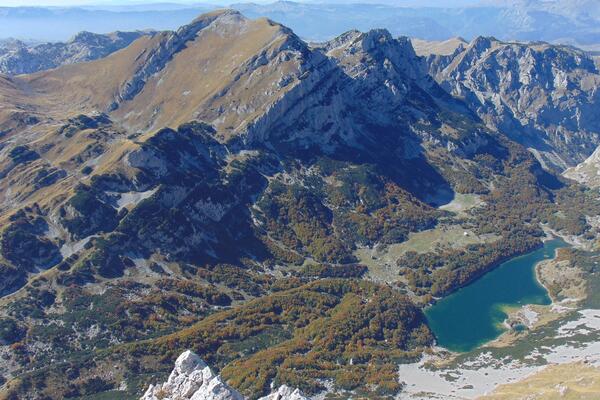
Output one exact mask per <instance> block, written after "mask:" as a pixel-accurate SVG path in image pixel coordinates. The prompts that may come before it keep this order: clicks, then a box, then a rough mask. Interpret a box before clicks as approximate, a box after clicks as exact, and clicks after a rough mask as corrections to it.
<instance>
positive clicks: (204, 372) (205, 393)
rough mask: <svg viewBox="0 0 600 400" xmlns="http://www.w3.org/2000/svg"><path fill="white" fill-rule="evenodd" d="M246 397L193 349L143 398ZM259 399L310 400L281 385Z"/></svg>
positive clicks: (227, 399) (199, 399) (237, 399)
mask: <svg viewBox="0 0 600 400" xmlns="http://www.w3.org/2000/svg"><path fill="white" fill-rule="evenodd" d="M243 399H244V397H243V396H242V395H241V394H240V393H238V392H237V391H236V390H235V389H233V388H231V387H230V386H228V385H227V384H226V383H224V382H223V381H222V380H221V377H220V376H219V375H215V374H214V373H213V371H212V370H211V369H210V367H209V366H208V365H207V364H206V363H205V362H204V361H202V359H201V358H200V357H199V356H198V355H197V354H195V353H194V352H192V351H190V350H187V351H185V352H184V353H183V354H181V355H180V356H179V357H178V358H177V361H175V369H173V372H171V375H169V379H168V380H167V381H166V382H165V383H163V384H160V385H156V386H155V385H150V387H149V388H148V390H147V391H146V393H145V394H144V395H143V396H142V397H141V399H140V400H243ZM259 400H308V398H307V397H305V396H303V395H302V393H301V392H300V390H298V389H292V388H290V387H287V386H285V385H284V386H281V387H280V388H279V389H278V390H277V391H276V392H273V393H271V394H270V395H268V396H265V397H262V398H261V399H259Z"/></svg>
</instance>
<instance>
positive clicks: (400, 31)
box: [0, 0, 600, 50]
mask: <svg viewBox="0 0 600 400" xmlns="http://www.w3.org/2000/svg"><path fill="white" fill-rule="evenodd" d="M374 3H375V4H374ZM376 3H377V2H373V1H371V2H369V4H360V2H356V4H352V3H351V4H349V3H347V2H332V3H328V2H324V3H321V2H312V3H308V2H305V3H299V2H291V1H281V2H274V3H272V4H254V3H251V2H246V3H245V2H239V3H236V4H233V5H231V7H232V8H235V9H237V10H239V11H241V12H242V13H244V14H245V15H247V16H248V17H251V18H257V17H268V18H271V19H273V20H276V21H280V22H281V23H283V24H284V25H286V26H289V27H290V28H291V29H293V30H294V32H296V34H298V35H299V36H300V37H302V38H303V39H306V40H315V41H323V40H329V39H332V38H334V37H336V36H338V35H339V34H341V33H342V32H345V31H348V30H351V29H358V30H360V31H367V30H370V29H375V28H386V29H388V30H389V31H390V32H391V33H392V35H393V36H409V37H417V38H421V39H426V40H445V39H448V38H451V37H456V36H461V37H464V38H466V39H468V40H472V39H474V38H475V37H477V36H479V35H483V36H495V37H497V38H499V39H501V40H526V41H532V40H544V41H547V42H552V43H562V44H572V45H577V46H580V47H584V48H586V49H589V50H593V49H595V48H597V47H598V45H600V28H599V21H600V12H598V5H597V2H595V1H594V0H578V1H576V2H574V1H571V0H564V1H563V0H556V1H552V2H547V1H544V2H540V1H507V2H505V1H491V2H475V1H473V2H462V3H461V2H453V4H452V6H447V7H445V6H440V4H446V3H445V2H430V3H426V5H420V4H421V3H420V2H416V1H412V2H403V3H401V5H402V6H401V7H398V6H397V5H398V3H395V2H387V4H376ZM214 8H215V7H214V6H211V5H205V4H196V5H187V6H182V5H176V4H174V5H169V4H162V5H160V6H158V5H156V6H151V5H147V6H144V5H143V4H142V5H135V6H131V7H108V6H107V7H105V8H104V9H103V8H102V7H93V8H92V7H85V8H68V7H67V8H40V7H17V8H0V38H1V37H9V36H17V37H23V38H33V39H36V40H42V41H48V40H65V39H66V37H68V36H71V35H73V34H75V33H76V32H78V31H81V30H88V31H94V32H108V31H113V30H140V29H148V28H152V29H155V30H165V29H176V28H178V27H179V26H181V25H183V24H184V23H187V22H188V21H189V19H190V16H191V15H197V14H200V13H202V12H207V11H210V10H212V9H214ZM46 26H48V27H51V28H50V29H46V28H45V27H46ZM32 35H35V37H33V36H32Z"/></svg>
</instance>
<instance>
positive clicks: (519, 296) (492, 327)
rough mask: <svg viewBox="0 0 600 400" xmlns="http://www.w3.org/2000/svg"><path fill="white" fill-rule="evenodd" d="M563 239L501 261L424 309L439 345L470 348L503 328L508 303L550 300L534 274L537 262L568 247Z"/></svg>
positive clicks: (490, 338) (541, 302)
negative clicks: (495, 266)
mask: <svg viewBox="0 0 600 400" xmlns="http://www.w3.org/2000/svg"><path fill="white" fill-rule="evenodd" d="M566 246H567V244H566V243H565V242H564V241H562V240H560V239H553V240H549V241H547V242H545V243H544V247H542V248H540V249H538V250H536V251H533V252H531V253H528V254H525V255H523V256H519V257H515V258H512V259H510V260H509V261H506V262H504V263H502V264H500V265H499V266H498V267H497V268H495V269H494V270H493V271H491V272H489V273H487V274H485V275H484V276H483V277H481V278H480V279H478V280H476V281H475V282H473V283H471V284H470V285H468V286H466V287H464V288H462V289H460V290H458V291H457V292H455V293H453V294H451V295H450V296H448V297H445V298H444V299H442V300H440V301H439V302H437V303H436V304H435V305H433V306H431V307H429V308H428V309H427V310H425V315H426V316H427V320H428V321H429V326H430V327H431V329H432V330H433V333H434V334H435V336H436V338H437V343H438V345H439V346H442V347H445V348H447V349H448V350H452V351H460V352H464V351H469V350H472V349H474V348H476V347H478V346H480V345H481V344H483V343H485V342H488V341H490V340H493V339H495V338H497V337H498V336H500V334H501V333H502V332H504V330H505V328H504V327H503V326H502V322H503V321H504V320H505V319H506V317H507V315H506V313H505V312H504V311H503V308H505V307H507V306H508V307H511V306H512V307H514V306H520V305H525V304H550V302H551V301H550V298H549V297H548V294H547V292H546V290H545V289H544V287H543V286H542V285H540V283H539V282H538V280H537V278H536V276H535V265H536V264H537V263H538V262H540V261H542V260H545V259H550V258H553V257H554V254H555V250H556V249H558V248H560V247H566Z"/></svg>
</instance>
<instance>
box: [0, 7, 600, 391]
mask: <svg viewBox="0 0 600 400" xmlns="http://www.w3.org/2000/svg"><path fill="white" fill-rule="evenodd" d="M292 6H293V5H292ZM415 48H417V51H418V52H419V54H418V53H417V51H415ZM440 48H443V49H444V51H443V52H440V51H439V50H436V49H440ZM598 84H599V80H598V70H597V67H596V66H595V64H594V61H593V59H592V58H591V57H590V56H589V55H588V54H587V53H585V52H583V51H580V50H577V49H574V48H572V47H566V46H558V45H550V44H547V43H537V42H536V43H516V42H505V41H500V40H497V39H494V38H487V37H477V38H475V39H473V40H472V41H470V42H466V41H464V40H460V39H456V40H453V41H452V43H444V44H440V43H427V42H423V41H421V42H419V43H418V45H417V44H415V46H414V47H413V43H412V42H411V40H410V39H409V38H407V37H395V36H394V35H393V34H391V33H390V32H389V31H387V30H385V29H374V30H369V31H367V32H360V31H357V30H351V31H348V32H346V33H344V34H342V35H340V36H338V37H336V38H333V39H331V40H328V41H324V42H320V43H313V42H311V43H308V42H306V41H304V40H302V39H301V38H300V37H299V36H298V35H296V34H295V33H294V32H293V31H292V30H291V29H290V28H288V27H286V26H284V25H282V24H280V23H277V22H274V21H272V20H270V19H266V18H258V19H249V18H247V17H245V16H243V15H242V14H241V13H240V12H238V11H234V10H218V11H213V12H210V13H207V14H203V15H201V16H200V17H198V18H196V19H195V20H193V21H192V22H191V23H188V24H187V25H184V26H182V27H180V28H179V29H177V30H176V31H160V32H147V33H145V34H143V35H140V36H139V37H138V38H137V39H136V40H134V41H133V42H131V44H129V45H128V46H126V47H123V48H122V49H120V50H118V51H114V52H111V53H110V54H108V55H107V56H106V57H103V58H99V59H97V60H93V61H89V62H78V63H72V64H69V65H62V66H59V67H58V68H54V69H49V70H43V71H39V72H35V73H32V74H23V75H11V76H9V75H2V76H1V77H0V155H1V156H0V199H1V201H0V276H1V279H0V293H1V295H2V297H1V298H0V353H1V355H2V357H3V362H2V363H1V364H0V375H1V377H2V379H1V380H0V381H1V382H2V383H3V386H2V389H1V391H0V393H1V395H2V396H4V398H8V399H12V398H32V399H43V398H97V397H94V396H109V398H115V399H119V398H123V399H127V398H139V397H140V396H142V394H143V393H144V391H146V390H147V388H148V385H149V384H151V383H156V382H160V381H165V380H166V381H167V382H169V380H168V379H166V377H167V375H169V373H170V371H171V369H172V365H173V362H174V360H175V359H176V358H177V357H178V356H179V355H180V354H181V353H182V352H183V351H184V350H188V349H190V350H193V351H194V352H195V353H197V354H199V355H201V357H202V359H203V360H205V361H206V363H208V364H210V365H211V366H212V367H213V368H215V370H216V371H218V373H219V376H220V378H219V379H218V382H217V381H215V382H217V383H223V382H224V383H226V384H227V387H230V388H233V389H232V390H235V391H236V392H237V393H240V394H241V395H242V396H245V397H247V398H251V399H258V398H260V397H263V396H268V395H269V394H270V393H272V392H273V390H274V389H275V388H278V387H281V386H285V387H288V388H289V387H292V388H297V389H298V390H299V391H301V392H302V393H304V395H306V396H313V395H317V394H324V393H333V394H337V395H339V396H340V397H342V398H348V397H361V396H363V397H368V398H393V397H394V396H397V395H398V393H399V392H401V390H402V384H401V383H400V382H401V381H400V379H399V378H400V377H399V376H398V363H400V362H409V361H415V360H417V359H419V358H420V357H421V355H422V354H423V353H424V352H426V351H428V349H430V348H431V346H432V345H433V344H434V343H435V338H434V336H433V334H432V332H431V331H430V329H429V327H428V323H427V320H426V318H425V316H424V314H423V308H424V307H425V306H427V305H428V304H431V303H432V302H434V301H435V300H436V299H437V298H440V297H443V296H446V295H448V294H450V293H453V292H454V291H456V290H458V289H459V288H461V287H463V286H465V285H467V284H468V283H470V282H472V281H474V280H475V279H477V278H478V277H480V276H481V275H483V274H485V273H486V272H488V271H489V270H491V269H492V268H494V267H495V266H496V265H497V264H498V263H500V262H501V261H503V260H505V259H507V258H510V257H513V256H516V255H519V254H523V253H526V252H528V251H531V250H533V249H535V248H538V247H540V246H541V244H542V239H543V238H544V237H545V234H546V232H547V231H548V230H549V229H550V230H552V231H554V232H557V233H561V234H564V235H571V236H576V237H578V238H580V240H581V241H582V242H584V241H589V242H591V241H593V237H596V236H595V235H597V234H598V225H597V224H594V223H593V221H592V219H591V218H590V217H591V216H594V215H598V213H599V212H600V202H599V201H598V199H597V194H596V193H595V192H594V191H593V190H591V189H589V188H587V187H586V186H585V185H581V184H580V183H578V182H576V181H573V180H570V179H568V178H565V177H564V176H562V175H561V173H562V172H563V170H564V169H566V168H567V167H574V166H575V165H577V164H578V163H580V162H582V161H584V160H586V159H588V158H589V157H590V155H592V153H594V151H595V149H596V147H597V146H598V144H599V140H598V134H599V133H600V131H599V130H598V123H597V119H596V118H597V117H596V115H595V112H594V110H595V109H596V108H597V100H598V95H597V87H598ZM567 176H568V174H567ZM584 183H586V182H584ZM464 199H469V200H470V204H471V206H467V205H465V204H466V203H464V201H463V200H464ZM461 201H463V202H462V203H461ZM457 205H458V206H457ZM424 231H436V232H444V235H448V234H449V233H448V232H454V233H456V232H458V234H459V236H460V237H461V238H462V240H463V241H464V243H466V244H465V245H464V246H456V247H455V246H445V247H444V246H437V247H431V248H428V249H426V250H424V251H420V252H415V251H409V252H405V253H401V254H396V255H394V258H393V261H392V262H387V261H386V262H383V261H382V262H379V260H378V254H382V253H385V252H386V249H392V248H394V246H396V245H399V244H402V243H405V242H406V241H407V240H409V239H410V238H411V237H413V236H414V235H415V234H419V233H420V232H424ZM365 250H367V251H368V253H369V254H370V255H371V256H369V257H365V256H364V251H365ZM388 254H389V253H388ZM188 355H190V354H189V353H188ZM194 360H196V358H194ZM195 362H196V364H198V365H200V366H202V370H204V367H205V365H207V364H204V362H202V363H201V362H200V361H199V360H196V361H195ZM209 371H210V369H209ZM211 374H212V372H211ZM211 377H213V376H212V375H211ZM211 381H212V378H211ZM163 388H164V387H163ZM151 392H152V391H151ZM150 394H152V393H150ZM154 396H155V397H157V398H158V397H159V396H158V395H156V394H154Z"/></svg>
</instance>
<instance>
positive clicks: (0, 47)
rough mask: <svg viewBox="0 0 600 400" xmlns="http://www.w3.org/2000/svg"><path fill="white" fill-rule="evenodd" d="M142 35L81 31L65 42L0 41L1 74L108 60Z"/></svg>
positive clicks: (138, 33)
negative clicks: (101, 33) (30, 43)
mask: <svg viewBox="0 0 600 400" xmlns="http://www.w3.org/2000/svg"><path fill="white" fill-rule="evenodd" d="M143 34H144V33H143V32H114V33H109V34H106V35H99V34H95V33H91V32H80V33H78V34H77V35H75V36H74V37H73V38H72V39H71V40H69V41H68V42H65V43H43V44H33V45H28V44H26V43H24V42H21V41H19V40H5V41H3V42H0V73H3V74H7V75H17V74H30V73H33V72H38V71H43V70H46V69H51V68H56V67H59V66H61V65H66V64H75V63H78V62H83V61H92V60H96V59H98V58H103V57H106V56H107V55H109V54H111V53H114V52H115V51H117V50H120V49H122V48H123V47H127V46H129V44H130V43H131V42H133V41H134V40H136V39H138V38H139V37H140V36H142V35H143Z"/></svg>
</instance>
